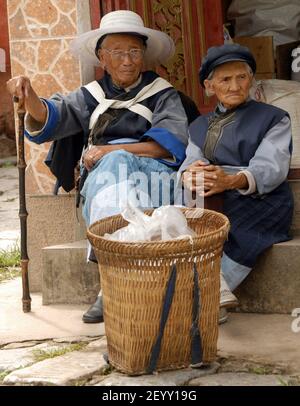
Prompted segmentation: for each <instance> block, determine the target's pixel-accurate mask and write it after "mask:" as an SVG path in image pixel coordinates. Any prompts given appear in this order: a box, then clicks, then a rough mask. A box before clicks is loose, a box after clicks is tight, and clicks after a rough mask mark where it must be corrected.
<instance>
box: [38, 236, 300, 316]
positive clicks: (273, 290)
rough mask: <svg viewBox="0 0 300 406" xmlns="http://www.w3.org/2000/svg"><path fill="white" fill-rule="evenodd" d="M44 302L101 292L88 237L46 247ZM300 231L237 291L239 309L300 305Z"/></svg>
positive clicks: (89, 299)
mask: <svg viewBox="0 0 300 406" xmlns="http://www.w3.org/2000/svg"><path fill="white" fill-rule="evenodd" d="M43 264H44V266H43V304H59V303H65V304H83V303H85V304H90V303H93V301H94V300H95V298H96V296H97V294H98V292H99V274H98V269H97V265H96V264H92V263H89V264H87V263H86V240H82V241H78V242H75V243H70V244H62V245H58V246H53V247H47V248H44V249H43ZM299 292H300V235H296V236H295V237H294V238H293V240H291V241H287V242H284V243H280V244H275V245H274V246H273V247H272V248H270V249H269V250H267V251H266V252H265V253H264V254H263V255H262V256H261V257H260V258H259V260H258V263H257V265H256V266H255V268H254V269H253V271H252V272H251V274H250V275H249V277H248V278H247V279H246V280H245V281H244V282H243V283H242V285H241V286H240V287H239V288H238V289H237V291H236V292H235V293H236V295H237V296H238V298H239V301H240V307H239V309H238V310H239V311H242V312H250V313H280V314H291V312H292V311H293V309H295V308H300V293H299Z"/></svg>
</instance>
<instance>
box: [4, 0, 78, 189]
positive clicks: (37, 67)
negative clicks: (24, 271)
mask: <svg viewBox="0 0 300 406" xmlns="http://www.w3.org/2000/svg"><path fill="white" fill-rule="evenodd" d="M83 2H84V0H8V1H7V10H8V22H9V35H10V53H11V71H12V76H16V75H27V76H28V77H30V79H31V81H32V85H33V87H34V89H35V91H36V92H37V93H38V94H39V95H40V96H41V97H49V96H51V95H52V94H53V93H55V92H61V93H63V94H66V93H69V92H70V91H72V90H74V89H75V88H77V87H78V86H80V83H81V74H80V67H79V63H78V62H77V61H76V60H75V59H74V58H73V57H72V56H71V55H70V53H69V51H68V48H69V43H70V41H71V40H72V38H74V36H76V35H77V31H78V27H77V15H78V13H77V10H78V7H79V3H83ZM48 149H49V145H48V144H44V145H42V146H35V145H34V144H30V145H29V143H27V142H26V160H27V165H28V168H27V176H26V182H27V184H26V188H27V189H26V190H27V193H30V194H46V193H52V192H53V187H54V178H53V177H52V176H51V175H50V172H49V170H48V169H47V167H46V166H45V165H44V164H43V161H44V158H45V156H46V153H47V151H48Z"/></svg>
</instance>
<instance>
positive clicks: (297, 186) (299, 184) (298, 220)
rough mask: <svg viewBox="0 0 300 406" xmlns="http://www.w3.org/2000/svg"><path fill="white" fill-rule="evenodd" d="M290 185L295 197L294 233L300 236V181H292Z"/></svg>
mask: <svg viewBox="0 0 300 406" xmlns="http://www.w3.org/2000/svg"><path fill="white" fill-rule="evenodd" d="M289 185H290V187H291V189H292V192H293V196H294V216H293V222H292V232H294V233H298V234H300V180H291V181H289Z"/></svg>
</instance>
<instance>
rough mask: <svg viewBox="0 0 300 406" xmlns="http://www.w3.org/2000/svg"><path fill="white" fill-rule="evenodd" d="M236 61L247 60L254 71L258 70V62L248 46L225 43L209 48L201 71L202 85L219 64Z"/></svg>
mask: <svg viewBox="0 0 300 406" xmlns="http://www.w3.org/2000/svg"><path fill="white" fill-rule="evenodd" d="M234 61H242V62H246V63H247V64H248V65H249V66H250V68H251V69H252V71H253V73H255V72H256V62H255V59H254V56H253V55H252V54H251V52H250V51H249V49H248V48H246V47H243V46H241V45H239V44H225V45H221V46H218V47H211V48H209V49H208V51H207V55H206V57H205V58H204V59H203V60H202V66H201V68H200V72H199V78H200V83H201V85H202V86H203V87H204V80H205V79H207V78H208V76H209V74H210V73H211V72H212V71H213V70H214V69H215V68H216V67H217V66H220V65H222V64H223V63H226V62H234Z"/></svg>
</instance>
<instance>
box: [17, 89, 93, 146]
mask: <svg viewBox="0 0 300 406" xmlns="http://www.w3.org/2000/svg"><path fill="white" fill-rule="evenodd" d="M42 101H43V103H44V104H45V105H46V108H47V121H46V123H45V124H44V126H41V124H40V123H38V122H36V121H35V120H34V119H33V118H32V117H31V116H30V115H28V114H26V118H25V135H26V136H27V138H28V139H29V140H30V141H32V142H35V143H36V144H42V143H43V142H48V141H54V140H59V139H62V138H66V137H69V136H76V135H78V136H80V135H82V133H84V134H85V135H86V134H87V133H88V130H89V118H90V113H89V111H88V108H87V105H86V103H85V100H84V96H83V92H82V90H81V89H77V90H76V91H74V92H72V93H70V94H68V95H67V96H63V95H61V94H59V93H57V94H55V95H54V96H52V97H51V98H50V99H42Z"/></svg>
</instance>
